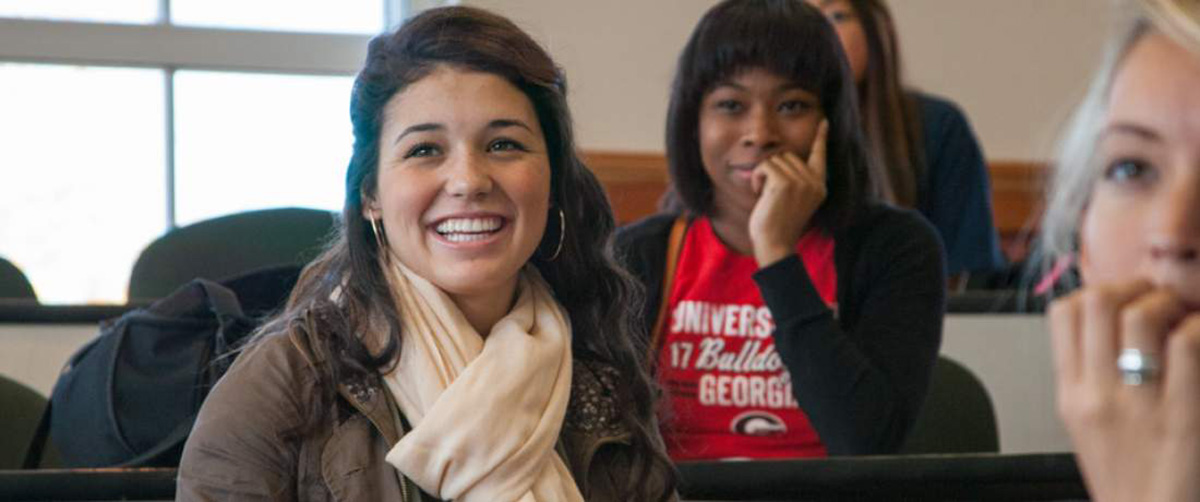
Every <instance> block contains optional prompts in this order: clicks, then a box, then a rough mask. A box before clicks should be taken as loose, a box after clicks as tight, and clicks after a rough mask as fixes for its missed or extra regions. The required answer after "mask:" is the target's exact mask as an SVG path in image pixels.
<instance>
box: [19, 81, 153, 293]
mask: <svg viewBox="0 0 1200 502" xmlns="http://www.w3.org/2000/svg"><path fill="white" fill-rule="evenodd" d="M163 100H164V98H163V75H162V73H161V72H160V71H157V70H143V69H121V68H97V67H77V66H56V65H29V64H0V110H4V112H3V113H2V114H0V138H5V141H4V148H0V173H3V174H2V175H0V179H2V180H3V182H0V255H3V256H5V257H7V258H8V259H9V260H10V261H12V262H14V263H16V264H17V266H18V267H21V268H22V269H23V270H24V272H25V275H27V276H28V277H29V279H30V282H32V283H33V286H34V288H35V289H36V290H37V294H38V299H39V300H41V301H42V302H43V303H95V302H117V303H119V302H124V299H125V290H126V286H127V284H128V281H129V272H130V270H131V269H132V268H133V262H134V260H136V259H137V255H138V253H139V252H141V250H142V248H143V247H145V246H146V244H148V243H149V242H150V241H151V240H153V239H154V238H155V237H156V236H158V235H159V234H161V233H162V232H163V230H165V229H166V174H165V168H164V158H165V155H166V154H165V152H164V146H163V138H164V134H163V126H164V118H163V117H164V115H163Z"/></svg>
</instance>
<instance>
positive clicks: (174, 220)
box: [0, 0, 404, 304]
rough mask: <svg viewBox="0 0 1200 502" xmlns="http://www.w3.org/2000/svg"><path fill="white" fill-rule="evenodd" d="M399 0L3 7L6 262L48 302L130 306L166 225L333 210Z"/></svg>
mask: <svg viewBox="0 0 1200 502" xmlns="http://www.w3.org/2000/svg"><path fill="white" fill-rule="evenodd" d="M403 1H404V0H346V1H338V2H331V1H316V0H289V1H286V2H285V1H282V0H9V1H6V2H0V110H4V112H3V113H0V135H2V136H0V137H4V138H5V148H3V149H0V166H2V168H0V172H3V175H2V176H3V178H2V179H3V182H2V183H0V256H3V257H5V258H7V259H8V260H9V261H12V262H13V263H15V264H16V265H17V266H18V267H20V268H21V269H22V270H23V271H24V272H25V274H26V275H27V276H28V277H29V278H30V281H31V282H32V283H33V285H34V288H35V290H36V291H37V293H38V298H39V300H40V301H41V302H42V303H50V304H55V303H58V304H62V303H66V304H78V303H122V302H124V301H125V294H126V288H127V282H128V278H129V272H130V270H131V268H132V266H133V263H134V261H135V260H136V258H137V255H138V253H140V251H141V250H142V249H143V248H144V247H145V246H147V245H148V244H149V243H150V242H151V241H153V240H154V239H155V238H156V237H158V236H159V235H161V234H162V233H164V232H166V231H167V230H169V229H170V228H171V227H172V226H176V225H186V224H190V223H194V222H197V221H200V220H203V219H208V218H212V217H216V216H220V215H224V214H229V213H233V212H239V211H245V210H252V209H261V208H266V207H277V206H306V207H315V208H320V209H330V210H336V209H338V208H340V207H341V204H342V177H343V176H344V174H345V166H346V163H347V162H348V161H349V157H350V147H351V144H352V140H351V128H350V122H349V112H348V110H349V96H350V86H351V83H352V79H353V74H354V73H355V72H356V71H357V70H358V66H359V64H361V61H362V59H363V57H364V55H365V51H366V44H367V41H368V40H369V38H370V36H371V35H373V34H375V33H377V32H379V31H381V30H382V29H383V27H384V26H386V25H390V24H394V23H395V21H398V20H399V19H400V18H399V16H398V13H399V12H400V11H401V2H403ZM280 47H286V48H288V49H287V50H280V49H279V48H280Z"/></svg>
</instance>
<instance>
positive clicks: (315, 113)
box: [175, 71, 353, 225]
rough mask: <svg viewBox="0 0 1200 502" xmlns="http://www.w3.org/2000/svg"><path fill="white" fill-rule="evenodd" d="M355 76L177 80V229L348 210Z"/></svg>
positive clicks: (213, 75)
mask: <svg viewBox="0 0 1200 502" xmlns="http://www.w3.org/2000/svg"><path fill="white" fill-rule="evenodd" d="M352 84H353V80H352V79H351V78H350V77H314V76H307V75H259V74H248V73H218V72H199V71H187V72H183V71H181V72H177V73H176V74H175V136H176V140H175V186H176V189H175V221H176V223H177V224H179V225H187V224H189V223H195V222H197V221H200V220H205V219H209V218H212V217H215V216H219V215H222V214H229V213H233V212H237V211H244V210H248V209H262V208H267V207H279V206H308V207H316V208H320V209H329V210H337V209H340V208H341V206H342V187H343V184H344V179H345V175H346V164H347V163H348V162H349V161H350V147H351V146H352V145H353V136H352V134H351V130H350V119H349V117H350V112H349V110H350V105H349V98H350V87H351V85H352Z"/></svg>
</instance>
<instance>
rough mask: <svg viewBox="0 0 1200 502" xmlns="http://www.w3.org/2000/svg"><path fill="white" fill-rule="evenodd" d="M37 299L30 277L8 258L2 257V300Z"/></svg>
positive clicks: (0, 273)
mask: <svg viewBox="0 0 1200 502" xmlns="http://www.w3.org/2000/svg"><path fill="white" fill-rule="evenodd" d="M11 299H21V300H37V294H36V293H34V292H33V285H32V284H29V279H28V278H27V277H25V274H24V273H22V272H21V269H19V268H17V266H16V265H13V264H12V263H11V262H9V261H8V260H5V259H4V258H0V300H11Z"/></svg>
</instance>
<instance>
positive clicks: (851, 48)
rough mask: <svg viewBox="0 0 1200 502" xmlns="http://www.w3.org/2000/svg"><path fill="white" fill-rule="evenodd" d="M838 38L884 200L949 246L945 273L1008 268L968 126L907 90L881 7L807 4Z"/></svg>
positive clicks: (943, 106)
mask: <svg viewBox="0 0 1200 502" xmlns="http://www.w3.org/2000/svg"><path fill="white" fill-rule="evenodd" d="M808 2H809V3H810V4H813V5H814V6H817V7H819V8H820V9H821V10H822V12H824V13H825V15H826V16H827V17H828V18H829V21H830V22H831V23H833V26H834V28H835V29H836V30H837V34H838V37H839V39H840V40H841V41H842V47H843V49H844V50H845V53H846V58H847V59H848V60H849V62H850V70H851V71H852V72H853V74H854V82H855V85H856V87H857V90H858V103H859V111H860V112H861V117H862V127H863V131H864V133H865V134H866V138H867V144H868V145H869V146H870V149H869V152H870V153H871V154H872V155H874V156H875V158H876V160H877V161H878V162H879V163H880V164H881V165H883V166H885V169H884V170H883V172H882V173H881V176H880V177H879V180H878V183H877V185H876V188H877V190H878V191H879V193H880V194H881V196H882V198H883V199H884V200H886V201H888V202H892V203H895V204H897V205H899V206H902V207H909V208H916V209H917V210H919V211H920V212H921V214H922V215H924V216H925V217H926V218H927V219H928V220H929V221H930V222H931V223H933V226H934V228H936V229H937V230H938V234H940V235H941V237H942V242H943V243H944V244H945V246H946V269H947V272H948V274H949V275H950V277H951V278H952V279H954V278H956V277H957V279H956V280H957V281H958V282H960V283H961V282H962V281H963V280H964V279H965V278H966V275H967V274H970V273H981V272H994V271H999V270H1000V269H1002V268H1003V267H1004V265H1005V260H1004V255H1003V254H1002V253H1001V251H1000V245H999V237H998V236H997V233H996V226H995V224H994V223H993V221H992V192H991V186H990V181H989V176H988V167H987V162H986V159H985V158H984V156H983V152H982V150H981V149H980V147H979V141H978V140H977V139H976V138H975V133H974V132H973V131H972V130H971V124H970V123H969V122H968V121H967V117H966V116H965V115H964V114H963V112H962V110H960V109H959V107H958V106H956V105H955V104H954V103H952V102H950V101H948V100H946V99H944V98H940V97H937V96H932V95H930V94H926V93H922V92H917V91H914V90H911V89H907V88H905V87H904V81H903V79H902V78H901V77H902V67H901V64H900V46H899V43H898V42H899V40H898V37H897V35H896V25H895V22H894V21H893V19H892V14H891V12H890V11H889V10H888V7H887V4H886V3H885V2H884V0H808Z"/></svg>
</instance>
